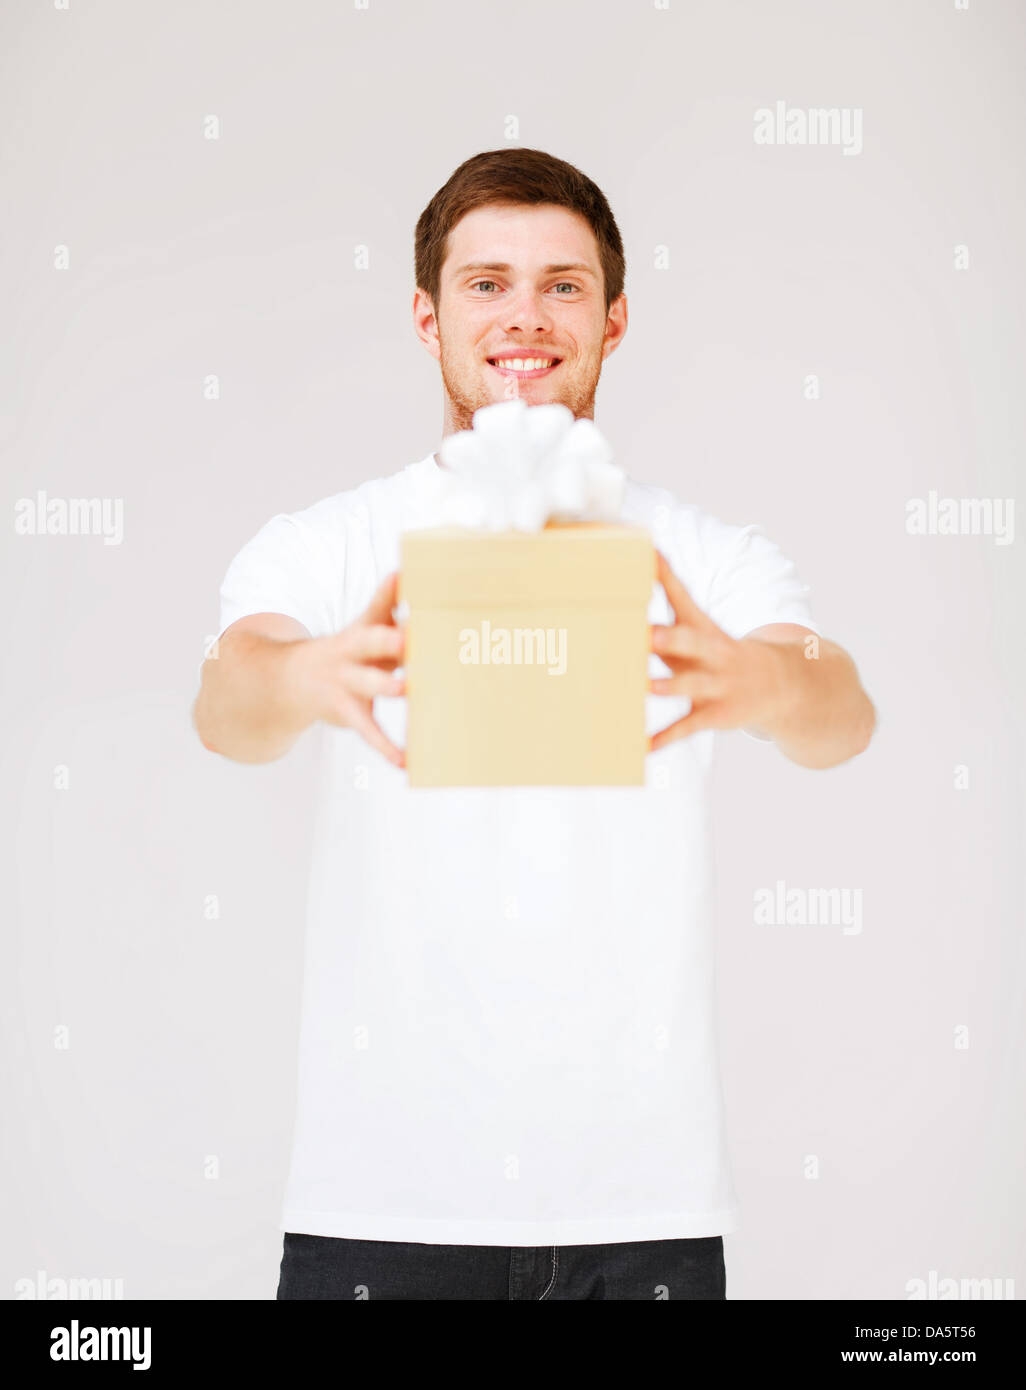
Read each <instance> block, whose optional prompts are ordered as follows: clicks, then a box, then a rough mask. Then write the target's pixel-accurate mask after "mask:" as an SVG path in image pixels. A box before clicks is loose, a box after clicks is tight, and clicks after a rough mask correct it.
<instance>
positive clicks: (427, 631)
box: [399, 522, 656, 787]
mask: <svg viewBox="0 0 1026 1390" xmlns="http://www.w3.org/2000/svg"><path fill="white" fill-rule="evenodd" d="M655 577H656V568H655V551H654V548H653V544H652V539H651V536H650V535H649V533H648V532H647V531H646V530H644V529H643V528H641V527H635V526H624V525H619V524H610V523H605V522H569V523H556V522H549V523H548V524H547V525H546V526H545V528H544V530H542V531H538V532H529V533H525V532H519V531H501V532H482V531H477V530H472V529H469V528H466V527H457V526H438V527H432V528H429V529H425V530H419V531H416V530H414V531H407V532H405V533H403V535H402V536H401V537H400V572H399V597H400V601H401V602H404V603H405V604H406V605H407V618H406V655H405V672H406V702H407V705H406V708H407V714H406V769H407V774H408V778H409V785H410V786H411V787H460V786H462V787H470V786H478V787H495V786H641V785H643V784H644V780H645V756H646V753H647V748H648V737H647V733H646V729H645V699H646V695H647V694H648V660H649V653H650V642H649V619H648V607H649V603H650V601H651V597H652V588H653V585H654V583H655Z"/></svg>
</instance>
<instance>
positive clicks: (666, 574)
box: [649, 550, 784, 753]
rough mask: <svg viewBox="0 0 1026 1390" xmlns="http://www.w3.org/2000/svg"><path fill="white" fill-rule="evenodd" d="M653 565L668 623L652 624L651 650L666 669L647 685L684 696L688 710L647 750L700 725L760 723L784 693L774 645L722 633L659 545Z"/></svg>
mask: <svg viewBox="0 0 1026 1390" xmlns="http://www.w3.org/2000/svg"><path fill="white" fill-rule="evenodd" d="M656 568H657V573H658V577H659V582H660V584H661V585H662V586H663V589H664V590H665V591H666V597H667V598H668V599H669V601H670V607H671V608H672V609H673V614H674V622H673V624H672V625H667V624H665V623H654V624H653V625H652V628H651V638H652V647H651V649H652V651H653V652H654V653H655V654H656V656H658V657H659V659H660V660H661V661H663V662H665V664H666V665H667V666H668V667H669V668H670V671H671V672H672V674H671V675H669V676H662V677H657V678H653V679H650V681H649V690H650V691H651V692H652V694H653V695H677V696H687V697H688V699H690V701H691V710H690V712H689V713H688V714H686V715H684V717H683V718H681V719H678V720H677V721H676V722H675V723H673V724H670V725H668V726H667V727H666V728H665V729H660V730H659V732H658V733H655V734H653V735H652V736H651V738H650V739H649V751H650V752H653V753H654V752H655V751H656V750H657V749H659V748H662V747H664V746H665V745H666V744H668V743H672V742H673V741H674V740H675V739H678V738H686V737H687V736H688V735H689V734H693V733H697V732H698V731H699V730H701V729H739V728H756V729H758V728H761V727H762V725H763V723H764V722H767V721H770V720H771V718H772V716H773V714H774V712H775V711H776V709H777V708H778V703H779V701H780V699H781V698H782V696H783V693H784V682H783V678H782V677H783V673H782V670H781V665H780V652H779V650H778V649H776V648H775V647H774V646H773V644H772V643H770V642H760V641H757V640H753V639H751V638H744V637H743V638H741V639H740V640H737V639H735V638H733V637H728V635H727V634H726V633H725V632H724V631H723V629H722V628H720V627H718V626H717V625H716V623H714V622H713V620H712V619H711V618H710V617H709V616H708V614H707V613H704V612H703V611H702V609H701V608H699V606H698V605H697V604H696V603H695V601H694V599H693V598H692V597H691V595H690V594H689V593H688V591H687V589H685V587H684V585H683V584H682V583H681V582H680V580H679V579H678V578H677V576H676V575H675V574H674V572H673V570H672V569H671V568H670V565H669V562H668V561H667V559H666V557H665V555H663V553H662V551H660V550H657V551H656Z"/></svg>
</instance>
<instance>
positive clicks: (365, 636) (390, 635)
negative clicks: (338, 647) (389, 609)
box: [346, 623, 406, 662]
mask: <svg viewBox="0 0 1026 1390" xmlns="http://www.w3.org/2000/svg"><path fill="white" fill-rule="evenodd" d="M405 645H406V634H405V633H404V632H403V630H402V628H399V627H395V626H391V627H389V626H386V625H385V624H384V623H371V624H364V623H356V624H355V625H354V626H353V627H352V628H350V629H349V630H348V640H347V642H346V651H347V653H348V654H349V656H350V657H351V658H352V660H354V661H384V660H388V661H392V662H398V661H399V660H401V658H402V656H403V650H404V648H405Z"/></svg>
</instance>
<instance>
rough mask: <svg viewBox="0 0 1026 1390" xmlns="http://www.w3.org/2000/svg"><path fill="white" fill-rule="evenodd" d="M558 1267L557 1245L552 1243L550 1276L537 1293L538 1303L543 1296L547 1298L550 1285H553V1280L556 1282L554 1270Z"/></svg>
mask: <svg viewBox="0 0 1026 1390" xmlns="http://www.w3.org/2000/svg"><path fill="white" fill-rule="evenodd" d="M558 1269H559V1247H558V1246H556V1245H554V1246H553V1247H552V1278H551V1279H550V1280H549V1282H548V1284H547V1285H546V1286H545V1288H544V1289H543V1290H542V1292H541V1293H540V1294H539V1295H538V1301H539V1303H540V1302H541V1300H542V1299H543V1298H547V1297H548V1295H549V1293H550V1291H551V1289H552V1286H553V1285H554V1284H555V1282H556V1272H557V1271H558Z"/></svg>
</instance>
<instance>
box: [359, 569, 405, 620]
mask: <svg viewBox="0 0 1026 1390" xmlns="http://www.w3.org/2000/svg"><path fill="white" fill-rule="evenodd" d="M398 598H399V571H398V570H392V571H391V572H390V573H388V574H386V575H385V577H384V579H383V580H382V581H381V583H380V584H379V585H378V587H377V588H376V589H375V590H374V593H373V594H372V596H371V600H370V603H368V605H367V607H366V608H365V609H364V610H363V615H362V619H361V621H362V622H365V623H388V624H392V623H393V622H394V619H393V617H392V609H393V608H395V607H396V605H397V603H398Z"/></svg>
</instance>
